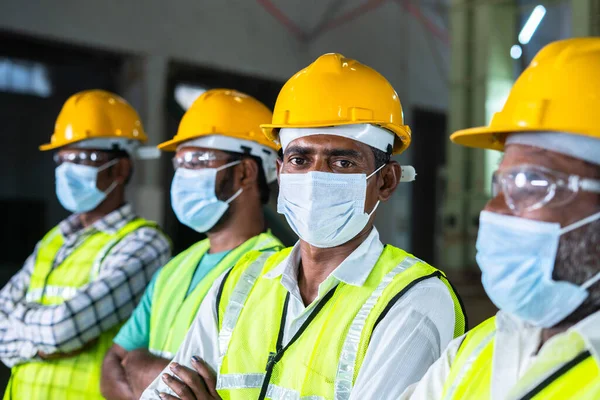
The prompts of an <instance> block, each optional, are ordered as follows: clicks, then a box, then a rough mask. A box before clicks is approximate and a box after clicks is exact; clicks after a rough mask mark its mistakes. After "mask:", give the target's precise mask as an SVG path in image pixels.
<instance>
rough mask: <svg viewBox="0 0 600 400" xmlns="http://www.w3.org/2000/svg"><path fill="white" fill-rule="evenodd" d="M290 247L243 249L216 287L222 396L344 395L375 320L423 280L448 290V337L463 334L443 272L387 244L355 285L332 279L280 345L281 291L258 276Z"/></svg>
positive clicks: (285, 296)
mask: <svg viewBox="0 0 600 400" xmlns="http://www.w3.org/2000/svg"><path fill="white" fill-rule="evenodd" d="M290 250H291V249H285V250H282V251H281V252H279V253H276V254H275V255H272V256H271V257H269V256H268V255H261V254H259V253H249V254H248V255H247V256H246V257H245V258H244V259H243V260H241V261H240V262H239V263H238V264H237V265H236V266H235V267H234V268H233V269H232V270H231V272H230V274H229V276H228V277H227V279H226V281H225V282H224V284H223V285H222V287H221V291H220V301H219V303H218V308H219V309H218V319H219V321H218V322H219V351H220V359H219V366H218V377H217V390H218V392H219V394H220V395H221V397H222V398H223V399H225V400H228V399H310V400H319V399H347V398H348V397H349V396H350V393H351V391H352V387H353V385H354V383H355V380H356V377H357V375H358V372H359V371H360V368H361V365H362V362H363V359H364V357H365V354H366V352H367V348H368V347H369V342H370V339H371V334H372V333H373V330H374V329H375V327H376V326H377V324H378V322H379V321H380V320H382V319H383V318H384V317H385V315H386V314H387V312H388V311H389V309H390V308H391V307H392V306H393V305H394V304H395V302H396V301H397V300H398V299H399V298H400V297H402V295H403V294H404V293H406V292H407V291H408V290H409V289H410V288H411V287H413V286H414V285H416V284H417V283H419V282H421V281H423V280H425V279H440V280H441V281H442V282H443V283H444V284H445V285H446V286H447V287H448V290H449V292H450V293H451V295H452V298H453V300H454V311H455V321H456V323H455V327H454V335H455V337H458V336H460V335H462V334H463V333H464V331H465V325H466V321H465V315H464V311H463V308H462V305H461V303H460V300H459V298H458V295H457V294H456V293H455V291H454V289H453V288H452V286H451V285H450V283H449V282H448V281H447V280H446V277H445V275H444V273H443V272H441V271H439V270H437V269H435V268H433V267H432V266H430V265H428V264H426V263H425V262H423V261H421V260H419V259H417V258H414V257H413V256H411V255H409V254H408V253H406V252H405V251H403V250H400V249H398V248H395V247H393V246H389V245H388V246H386V247H385V248H384V250H383V252H382V253H381V255H380V257H379V260H378V261H377V263H376V264H375V266H374V267H373V269H372V271H371V272H370V274H369V277H368V278H367V280H366V282H365V283H364V285H363V286H361V287H356V286H353V285H348V284H345V283H343V282H341V283H339V284H338V285H337V286H336V287H335V288H333V289H332V290H330V291H329V292H328V293H327V294H326V295H324V296H323V298H322V299H321V300H320V301H319V302H318V303H317V304H314V305H312V306H311V307H312V312H311V313H310V316H309V317H308V319H307V320H306V322H305V323H304V324H303V325H302V327H301V328H300V329H299V331H298V333H296V334H295V335H294V337H293V338H292V339H291V340H290V341H289V343H287V344H286V345H284V344H283V330H284V327H285V321H286V318H287V315H286V314H287V307H288V302H289V293H288V291H287V290H286V289H285V288H284V287H283V286H282V285H281V282H280V279H268V278H265V277H264V275H265V274H266V273H268V272H269V271H271V270H273V268H275V267H276V266H277V265H278V264H279V263H280V262H282V261H283V260H284V259H285V257H286V256H288V255H289V253H290ZM374 345H377V344H376V343H375V344H374ZM389 378H390V379H394V377H389ZM384 397H385V396H384Z"/></svg>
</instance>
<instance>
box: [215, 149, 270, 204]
mask: <svg viewBox="0 0 600 400" xmlns="http://www.w3.org/2000/svg"><path fill="white" fill-rule="evenodd" d="M226 153H228V154H229V155H231V158H232V159H233V160H241V159H243V158H250V159H251V160H254V162H255V163H256V166H257V167H258V192H259V194H260V202H261V204H267V203H268V202H269V198H270V197H271V188H270V187H269V184H268V183H267V176H266V175H265V170H264V168H263V162H262V158H260V157H258V156H253V155H250V154H242V153H236V152H233V151H226Z"/></svg>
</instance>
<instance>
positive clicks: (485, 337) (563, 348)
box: [442, 317, 600, 400]
mask: <svg viewBox="0 0 600 400" xmlns="http://www.w3.org/2000/svg"><path fill="white" fill-rule="evenodd" d="M495 322H496V318H495V317H492V318H490V319H488V320H487V321H485V322H483V323H482V324H480V325H478V326H477V327H475V328H474V329H473V330H471V331H470V332H469V333H467V334H466V335H465V338H464V340H463V342H462V343H461V345H460V348H459V350H458V353H457V354H456V358H455V359H454V362H453V363H452V366H451V368H450V374H449V375H448V378H447V379H446V383H445V386H444V394H443V396H442V399H444V400H450V399H452V400H458V399H461V400H462V399H489V398H491V386H492V364H493V359H494V347H495V341H496V323H495ZM554 339H558V340H560V342H557V341H556V340H555V341H554V343H553V347H552V348H551V349H549V350H552V351H548V355H549V357H546V356H545V355H544V354H542V353H540V354H538V358H537V359H536V360H535V361H534V363H533V364H532V365H531V366H530V367H529V369H528V370H527V371H526V372H525V373H524V375H523V376H521V377H520V378H519V380H518V381H517V383H516V384H515V386H514V387H513V388H511V389H510V390H509V394H508V398H507V400H509V399H510V400H529V399H531V400H541V399H544V400H546V399H561V400H562V399H578V400H592V399H600V369H599V367H598V364H597V363H596V360H595V359H594V357H593V356H592V355H591V354H590V352H589V351H587V350H586V346H585V342H584V340H583V338H582V337H581V336H580V335H579V334H578V333H576V332H571V333H568V334H566V335H564V336H562V337H560V338H558V337H556V338H554ZM550 353H552V354H550ZM515 368H517V366H515Z"/></svg>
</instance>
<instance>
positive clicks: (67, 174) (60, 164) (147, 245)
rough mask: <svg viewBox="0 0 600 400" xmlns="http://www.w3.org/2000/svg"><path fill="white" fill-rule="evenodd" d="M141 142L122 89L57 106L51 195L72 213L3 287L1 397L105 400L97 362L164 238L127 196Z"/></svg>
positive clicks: (163, 249)
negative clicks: (6, 371) (5, 372)
mask: <svg viewBox="0 0 600 400" xmlns="http://www.w3.org/2000/svg"><path fill="white" fill-rule="evenodd" d="M146 140H147V138H146V134H145V133H144V128H143V126H142V124H141V122H140V119H139V117H138V115H137V113H136V111H135V110H134V109H133V108H132V107H131V106H130V105H129V104H128V103H127V102H126V101H125V100H123V99H122V98H120V97H119V96H117V95H115V94H113V93H109V92H105V91H102V90H88V91H84V92H80V93H77V94H75V95H73V96H72V97H70V98H69V99H68V100H67V102H66V103H65V104H64V106H63V108H62V110H61V112H60V114H59V116H58V119H57V120H56V125H55V127H54V133H53V135H52V139H51V141H50V143H48V144H44V145H42V146H40V149H41V150H42V151H48V150H54V151H55V154H54V158H55V160H56V164H57V166H56V170H55V179H56V195H57V197H58V200H59V201H60V203H61V204H62V206H63V207H64V208H65V209H67V210H68V211H70V212H72V213H73V214H72V215H71V216H70V217H68V218H67V219H65V220H64V221H62V222H60V223H59V224H58V225H57V226H56V227H55V228H53V229H52V230H51V231H50V232H48V233H47V234H46V235H45V236H44V237H43V238H42V240H41V241H40V242H38V244H37V246H36V247H35V250H34V252H33V254H32V255H31V256H30V257H29V258H28V259H27V261H25V264H24V266H23V268H22V269H21V270H20V271H19V272H18V273H17V274H16V275H15V276H13V278H12V279H11V280H10V282H9V283H8V284H7V285H6V286H5V287H4V288H3V289H2V291H1V292H0V299H1V300H0V324H1V325H2V335H1V337H0V357H1V358H2V361H3V362H4V364H6V365H7V366H9V367H12V373H11V378H10V382H9V384H8V387H7V389H6V392H5V394H4V398H5V399H32V400H37V399H39V400H42V399H44V400H59V399H61V400H62V399H75V398H82V399H83V398H85V399H102V398H103V397H102V395H101V393H100V370H101V366H102V359H103V357H104V354H105V353H106V351H107V350H108V348H109V347H110V346H111V344H112V338H113V337H114V335H115V334H116V333H117V332H118V329H119V327H120V325H121V324H122V323H123V322H124V321H125V320H126V319H127V318H128V316H129V314H130V313H131V310H132V309H133V307H134V306H135V304H136V303H137V299H138V298H139V295H140V294H141V293H142V292H143V290H144V288H145V286H146V284H147V277H149V276H151V275H152V274H153V273H154V271H156V270H157V269H158V268H159V267H160V266H161V265H162V264H163V263H164V262H166V260H168V259H169V257H170V243H169V239H168V238H167V237H166V236H165V235H164V234H163V233H162V232H161V231H160V230H159V229H158V227H157V225H156V224H155V223H154V222H151V221H147V220H145V219H142V218H140V217H138V216H137V215H136V214H135V213H134V211H133V208H132V206H131V205H129V204H127V203H126V202H125V185H126V183H127V182H128V180H129V178H130V177H131V174H132V158H133V157H134V156H135V154H136V151H137V149H138V146H139V145H140V144H141V143H143V142H145V141H146Z"/></svg>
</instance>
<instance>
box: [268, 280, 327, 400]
mask: <svg viewBox="0 0 600 400" xmlns="http://www.w3.org/2000/svg"><path fill="white" fill-rule="evenodd" d="M337 287H338V285H336V286H334V287H333V288H332V289H331V290H329V292H327V294H326V295H325V296H323V298H322V299H321V301H319V303H318V304H317V305H316V306H315V308H314V309H313V311H312V312H311V313H310V315H309V316H308V318H307V319H306V321H304V323H303V324H302V326H301V327H300V329H298V331H297V332H296V334H295V335H294V336H293V337H292V339H290V341H289V342H288V344H286V345H285V347H284V346H283V336H284V331H285V326H286V322H287V313H288V307H289V303H290V293H289V292H288V293H287V294H286V296H285V302H284V303H283V313H282V314H281V323H280V324H279V334H278V336H277V343H276V345H275V353H271V354H269V360H268V362H267V367H266V374H265V378H264V380H263V384H262V387H261V389H260V395H259V396H258V399H259V400H263V399H264V398H265V396H266V395H267V389H268V388H269V381H270V380H271V375H272V374H273V368H275V365H276V364H277V363H278V362H279V361H280V360H281V359H282V358H283V355H284V354H285V352H286V351H287V349H289V348H290V347H291V346H292V345H293V344H294V343H295V342H296V341H297V340H298V339H299V338H300V336H302V334H303V333H304V331H305V330H306V328H308V326H309V325H310V323H311V322H312V321H313V320H314V319H315V317H316V316H317V315H318V314H319V312H320V311H321V310H322V309H323V307H325V305H326V304H327V303H328V302H329V300H331V298H332V297H333V295H334V294H335V290H336V289H337Z"/></svg>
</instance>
